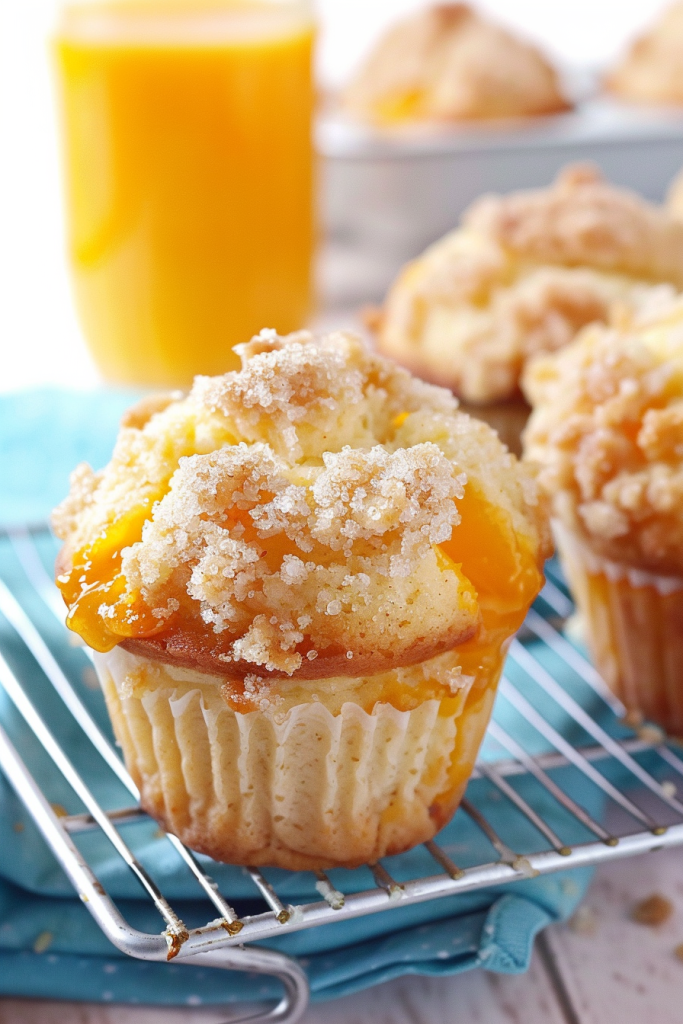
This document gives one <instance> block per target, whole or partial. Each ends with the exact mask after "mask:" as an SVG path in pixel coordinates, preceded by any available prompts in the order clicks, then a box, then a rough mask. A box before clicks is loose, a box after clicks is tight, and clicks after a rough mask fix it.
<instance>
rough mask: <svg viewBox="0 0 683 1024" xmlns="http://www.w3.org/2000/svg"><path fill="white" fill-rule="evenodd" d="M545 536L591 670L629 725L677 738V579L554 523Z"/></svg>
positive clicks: (682, 621) (680, 621)
mask: <svg viewBox="0 0 683 1024" xmlns="http://www.w3.org/2000/svg"><path fill="white" fill-rule="evenodd" d="M553 532H554V534H555V539H556V542H557V548H558V552H559V555H560V558H561V560H562V566H563V568H564V571H565V574H566V576H567V579H568V582H569V585H570V587H571V590H572V593H573V594H574V597H575V599H576V603H577V605H578V608H579V612H580V613H581V616H582V619H583V623H584V626H585V630H586V638H587V641H588V645H589V647H590V649H591V652H592V655H593V658H594V661H595V664H596V667H597V669H598V671H599V672H600V675H601V676H602V677H603V679H604V680H605V682H606V683H607V685H608V686H609V687H610V689H611V690H612V691H613V692H614V693H615V694H616V695H617V696H618V697H619V698H620V699H621V700H622V702H623V703H624V704H625V706H626V708H627V711H628V719H629V721H630V722H631V723H632V724H638V723H639V722H641V721H642V720H643V719H647V720H648V721H651V722H655V723H656V724H657V725H659V726H661V727H662V728H663V729H664V730H665V731H666V732H667V733H668V734H669V735H670V736H674V737H678V738H681V737H683V578H681V577H678V576H658V575H654V574H653V573H649V572H644V571H642V570H640V569H634V568H633V567H632V566H628V565H626V564H622V563H618V562H613V561H609V560H608V559H606V558H603V557H602V556H601V555H599V554H597V553H596V552H595V551H593V550H592V549H591V547H590V546H589V545H588V544H587V543H586V541H585V540H584V539H583V538H582V537H579V536H577V535H576V533H574V532H573V531H571V530H569V529H568V528H567V527H566V526H565V525H564V524H562V523H560V522H558V521H557V520H556V521H554V522H553Z"/></svg>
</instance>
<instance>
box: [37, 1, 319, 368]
mask: <svg viewBox="0 0 683 1024" xmlns="http://www.w3.org/2000/svg"><path fill="white" fill-rule="evenodd" d="M312 44H313V26H312V22H311V18H310V13H309V11H308V8H307V7H306V6H305V5H304V4H302V3H301V2H298V3H297V2H293V0H279V2H278V0H194V2H193V0H113V2H109V3H99V4H85V3H77V4H73V5H71V6H69V7H67V8H66V9H65V11H64V14H63V17H62V23H61V27H60V30H59V33H58V37H57V42H56V48H57V60H58V69H59V77H60V84H61V103H62V120H63V126H64V142H65V164H66V190H67V222H68V232H69V250H70V258H71V264H72V270H73V276H74V282H75V293H76V301H77V305H78V310H79V315H80V319H81V324H82V327H83V330H84V332H85V335H86V338H87V340H88V342H89V344H90V347H91V350H92V352H93V354H94V356H95V359H96V361H97V363H98V365H99V367H100V369H101V371H102V373H103V374H104V376H105V377H106V378H107V379H109V380H112V381H119V382H126V383H138V384H150V385H164V386H168V385H170V386H175V385H178V386H183V385H187V384H188V383H189V382H190V381H191V379H192V377H193V375H194V374H195V373H207V374H216V373H224V372H226V371H227V370H230V369H234V368H235V367H236V366H237V365H238V360H237V357H236V355H235V354H234V353H233V352H232V346H233V345H235V344H236V343H238V342H243V341H246V340H248V339H249V338H250V337H251V336H252V335H253V334H255V333H256V332H258V331H259V330H260V329H261V328H262V327H274V328H276V329H277V330H278V331H279V332H281V333H282V332H286V331H291V330H295V329H297V328H299V327H301V326H303V324H304V322H305V320H306V318H307V315H308V313H309V310H310V303H311V256H312V248H313V200H312V169H313V155H312V140H311V114H312V107H313V87H312V69H311V55H312Z"/></svg>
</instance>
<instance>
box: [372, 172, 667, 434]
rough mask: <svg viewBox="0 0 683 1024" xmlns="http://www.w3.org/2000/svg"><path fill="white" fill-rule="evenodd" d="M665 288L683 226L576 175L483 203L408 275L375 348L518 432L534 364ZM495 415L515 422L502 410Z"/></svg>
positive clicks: (396, 288)
mask: <svg viewBox="0 0 683 1024" xmlns="http://www.w3.org/2000/svg"><path fill="white" fill-rule="evenodd" d="M663 282H668V283H670V284H671V285H673V286H675V287H676V288H680V287H683V224H680V223H678V222H677V221H676V220H675V219H674V218H672V217H671V216H670V215H669V214H668V213H667V212H666V211H665V210H663V209H660V208H659V207H656V206H654V205H652V204H650V203H647V202H645V200H643V199H641V198H640V197H638V196H636V195H635V194H633V193H631V192H627V191H625V190H623V189H619V188H616V187H614V186H613V185H611V184H609V183H608V182H606V181H604V179H603V178H602V177H601V175H600V173H599V172H598V171H597V170H596V169H595V168H593V167H590V166H583V165H580V166H572V167H568V168H566V169H565V170H564V171H563V172H562V173H561V174H560V175H559V176H558V178H557V180H556V181H555V182H554V183H553V184H552V185H551V186H550V187H549V188H544V189H537V190H534V191H529V192H513V193H511V194H510V195H507V196H484V197H483V198H482V199H480V200H478V201H477V202H476V203H475V204H474V205H473V206H472V207H470V209H469V210H468V211H467V212H466V213H465V214H464V216H463V218H462V223H461V225H460V227H459V228H457V229H456V230H455V231H453V232H451V233H450V234H448V235H446V236H445V237H444V238H442V239H441V240H440V241H439V242H436V243H435V244H434V245H432V246H431V247H430V248H429V249H427V250H426V252H425V253H423V255H422V256H420V257H419V258H418V259H416V260H414V261H413V262H412V263H409V264H408V265H407V266H406V267H404V269H403V270H402V271H401V273H400V274H399V276H398V278H397V280H396V282H395V283H394V285H393V286H392V288H391V289H390V291H389V294H388V296H387V299H386V302H385V304H384V309H383V311H382V314H381V317H380V318H379V326H378V329H377V345H378V348H379V349H380V350H381V351H382V352H383V353H384V354H385V355H389V356H392V357H393V358H394V359H397V360H398V361H399V362H400V363H402V364H403V365H404V366H406V367H408V368H409V369H410V370H411V371H412V372H413V373H415V374H418V375H419V376H420V377H423V378H424V379H426V380H431V381H433V382H434V383H437V384H441V385H443V386H445V387H449V388H451V389H452V390H453V391H454V392H455V393H456V394H457V395H458V396H459V397H460V398H462V399H464V400H465V401H467V402H469V403H474V404H480V405H482V406H484V408H482V410H481V414H482V415H484V416H485V417H488V415H490V411H489V413H487V409H486V406H490V405H491V404H492V403H507V402H511V401H512V405H511V407H510V415H512V416H514V417H515V420H514V421H513V430H514V428H515V427H516V429H519V424H520V421H521V422H522V424H523V421H524V410H523V409H522V415H521V416H520V411H519V409H520V407H519V404H518V403H516V402H515V401H514V400H515V399H518V396H519V394H520V392H519V380H520V374H521V373H522V370H523V368H524V366H525V364H526V362H527V361H528V360H529V359H530V358H532V357H533V356H535V355H536V354H538V353H540V352H548V351H554V350H556V349H560V348H563V347H564V346H565V345H567V344H568V343H569V342H570V341H571V340H572V339H573V338H574V336H575V335H576V333H577V331H578V330H579V329H580V328H582V327H584V326H585V325H586V324H588V323H590V322H592V321H605V320H606V319H607V318H608V316H609V312H610V309H611V308H612V307H613V306H614V305H615V304H618V305H625V306H627V307H628V306H636V305H638V304H639V303H640V302H642V301H643V299H644V298H645V297H646V296H648V295H649V294H650V293H651V289H652V287H653V286H654V285H661V284H662V283H663ZM493 411H494V412H495V413H496V415H497V416H498V417H499V419H500V418H502V419H503V420H504V419H505V418H506V417H507V416H508V415H509V414H508V413H507V412H506V406H505V405H504V404H503V405H501V406H499V407H498V408H497V409H495V410H493ZM478 414H479V413H478ZM496 425H498V424H496ZM506 440H508V438H506ZM509 442H511V443H514V438H510V439H509Z"/></svg>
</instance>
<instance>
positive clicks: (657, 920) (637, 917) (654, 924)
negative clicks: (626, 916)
mask: <svg viewBox="0 0 683 1024" xmlns="http://www.w3.org/2000/svg"><path fill="white" fill-rule="evenodd" d="M673 912H674V907H673V903H672V902H671V900H668V899H667V898H666V896H662V895H661V893H658V892H655V893H652V895H651V896H647V897H646V898H645V899H644V900H640V901H639V902H638V903H636V904H635V906H634V907H633V908H632V910H631V920H632V921H635V922H636V924H644V925H647V927H648V928H658V927H659V926H660V925H662V924H664V922H665V921H668V920H669V918H670V917H671V915H672V914H673Z"/></svg>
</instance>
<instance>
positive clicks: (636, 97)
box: [605, 3, 683, 106]
mask: <svg viewBox="0 0 683 1024" xmlns="http://www.w3.org/2000/svg"><path fill="white" fill-rule="evenodd" d="M605 88H606V89H607V90H608V91H609V92H611V93H614V94H615V95H617V96H619V97H620V98H622V99H625V100H629V101H631V102H634V103H653V104H664V105H669V106H671V105H673V106H683V3H677V4H673V5H672V6H671V7H669V8H667V9H666V10H665V11H664V13H663V14H662V15H661V17H660V18H659V19H658V20H657V21H656V22H655V24H654V25H653V26H652V28H651V29H650V30H649V31H648V32H646V33H645V34H644V35H642V36H641V37H640V38H639V39H636V41H635V42H634V43H633V45H632V46H631V48H630V49H629V51H628V53H627V54H626V55H625V57H624V58H623V59H622V61H621V62H620V63H619V64H618V65H617V66H616V67H615V68H614V69H613V70H612V71H611V72H610V73H609V75H607V77H606V79H605Z"/></svg>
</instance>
